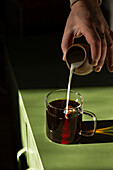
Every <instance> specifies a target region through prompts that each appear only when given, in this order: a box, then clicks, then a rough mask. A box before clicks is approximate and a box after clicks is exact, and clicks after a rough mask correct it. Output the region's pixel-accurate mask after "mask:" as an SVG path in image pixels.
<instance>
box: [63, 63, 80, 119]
mask: <svg viewBox="0 0 113 170" xmlns="http://www.w3.org/2000/svg"><path fill="white" fill-rule="evenodd" d="M81 63H82V62H76V63H72V64H71V68H70V75H69V81H68V89H67V101H66V114H65V118H68V117H67V114H68V105H69V96H70V87H71V81H72V74H73V70H74V69H75V70H76V68H77V67H78V66H80V65H81Z"/></svg>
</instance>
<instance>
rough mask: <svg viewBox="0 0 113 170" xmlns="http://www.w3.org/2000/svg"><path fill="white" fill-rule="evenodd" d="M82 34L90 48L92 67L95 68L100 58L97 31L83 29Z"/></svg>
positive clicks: (99, 43)
mask: <svg viewBox="0 0 113 170" xmlns="http://www.w3.org/2000/svg"><path fill="white" fill-rule="evenodd" d="M83 34H84V36H85V37H86V40H87V42H88V43H89V44H90V47H91V55H92V65H93V66H97V64H98V61H99V59H100V56H101V39H100V37H99V35H98V33H97V31H96V30H94V29H92V28H86V29H84V30H83Z"/></svg>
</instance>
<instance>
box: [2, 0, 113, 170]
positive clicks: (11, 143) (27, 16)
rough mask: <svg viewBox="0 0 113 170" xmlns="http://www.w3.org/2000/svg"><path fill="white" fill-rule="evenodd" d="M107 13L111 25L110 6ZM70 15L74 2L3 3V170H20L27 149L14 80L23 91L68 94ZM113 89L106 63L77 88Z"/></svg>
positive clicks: (6, 0)
mask: <svg viewBox="0 0 113 170" xmlns="http://www.w3.org/2000/svg"><path fill="white" fill-rule="evenodd" d="M101 8H102V11H103V13H104V16H105V18H106V19H107V22H108V23H109V19H110V11H109V10H108V9H107V8H106V3H105V1H104V0H103V3H102V5H101ZM69 12H70V4H69V1H68V0H62V1H61V0H4V1H0V139H1V140H0V146H1V148H0V150H1V157H0V169H1V170H10V169H11V170H15V169H16V170H17V163H16V153H17V151H18V150H19V149H20V148H21V140H20V132H19V122H18V116H19V113H18V100H17V98H18V94H17V86H16V85H15V83H14V82H15V81H14V79H16V82H17V85H18V88H19V89H37V88H42V89H45V88H67V82H68V75H69V70H68V69H67V66H66V64H65V62H63V61H62V51H61V47H60V46H61V40H62V35H63V31H64V27H65V23H66V19H67V17H68V15H69ZM7 59H9V61H10V64H9V62H8V61H7ZM10 66H11V67H12V71H11V68H10ZM12 73H13V74H12ZM13 76H15V78H14V77H13ZM112 85H113V76H112V74H111V73H109V72H108V70H107V68H106V63H105V65H104V67H103V69H102V71H101V72H100V73H95V72H92V73H91V74H89V75H87V76H82V77H81V76H76V75H74V76H73V82H72V87H89V86H108V87H109V86H112Z"/></svg>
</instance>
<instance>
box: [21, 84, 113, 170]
mask: <svg viewBox="0 0 113 170" xmlns="http://www.w3.org/2000/svg"><path fill="white" fill-rule="evenodd" d="M52 90H53V89H41V90H40V89H34V90H20V92H19V93H20V98H21V96H22V98H21V100H22V101H23V106H24V108H22V109H23V112H24V111H25V112H26V115H27V116H28V120H29V124H30V127H31V130H32V132H33V136H34V140H35V142H36V146H37V149H38V152H39V157H40V161H41V163H42V166H43V168H44V169H45V170H112V169H113V142H109V141H108V142H102V143H101V142H98V141H97V142H96V143H95V142H94V143H93V142H92V143H88V144H87V143H86V144H72V145H61V144H56V143H54V142H51V141H50V140H49V139H48V138H47V136H46V103H45V98H46V95H47V94H48V93H49V92H50V91H52ZM74 90H75V91H77V92H79V93H80V94H82V96H83V98H84V105H83V108H84V109H86V110H89V111H92V112H93V113H95V114H96V116H97V120H98V121H112V120H113V87H95V88H94V87H90V88H76V89H74ZM84 120H85V118H84ZM108 137H109V135H106V138H108Z"/></svg>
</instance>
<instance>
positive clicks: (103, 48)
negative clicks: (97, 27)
mask: <svg viewBox="0 0 113 170" xmlns="http://www.w3.org/2000/svg"><path fill="white" fill-rule="evenodd" d="M99 36H100V39H101V56H100V59H99V61H98V64H97V66H96V67H95V68H94V70H95V71H96V72H100V71H101V68H102V66H103V65H104V62H105V58H106V54H107V42H106V37H105V34H104V33H100V34H99Z"/></svg>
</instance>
